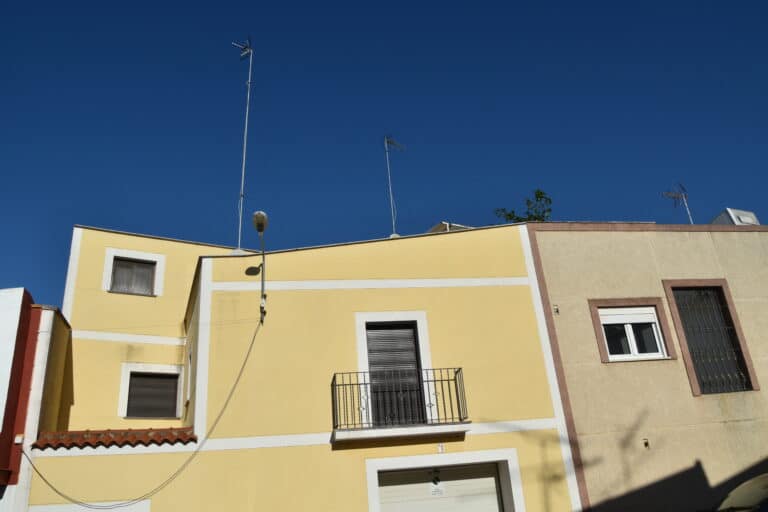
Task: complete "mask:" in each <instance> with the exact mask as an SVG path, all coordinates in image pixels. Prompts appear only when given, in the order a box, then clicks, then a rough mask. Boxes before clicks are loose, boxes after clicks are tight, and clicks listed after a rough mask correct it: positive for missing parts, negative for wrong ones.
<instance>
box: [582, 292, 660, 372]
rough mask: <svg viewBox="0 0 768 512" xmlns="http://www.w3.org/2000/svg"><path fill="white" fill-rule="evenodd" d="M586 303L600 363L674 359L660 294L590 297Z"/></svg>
mask: <svg viewBox="0 0 768 512" xmlns="http://www.w3.org/2000/svg"><path fill="white" fill-rule="evenodd" d="M589 307H590V311H591V313H592V322H593V326H594V328H595V335H596V338H597V342H598V351H599V353H600V359H601V360H602V361H603V362H604V363H609V362H617V361H642V360H649V359H674V357H675V354H674V350H673V349H672V347H671V346H670V345H669V344H668V343H669V334H668V329H667V322H666V319H665V318H664V315H663V312H664V310H663V307H662V302H661V298H658V297H653V298H629V299H591V300H589Z"/></svg>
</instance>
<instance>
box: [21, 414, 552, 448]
mask: <svg viewBox="0 0 768 512" xmlns="http://www.w3.org/2000/svg"><path fill="white" fill-rule="evenodd" d="M462 426H463V427H469V429H468V431H467V435H487V434H506V433H511V432H528V431H532V430H553V429H555V428H557V421H556V420H555V418H536V419H530V420H509V421H496V422H490V423H470V424H468V425H462ZM428 428H433V429H435V428H438V427H428ZM435 432H436V433H437V431H435ZM331 435H332V433H331V432H314V433H309V434H285V435H274V436H253V437H223V438H218V439H217V438H213V439H209V440H208V441H207V442H206V443H205V446H203V449H202V451H204V452H209V451H210V452H216V451H224V450H253V449H257V448H278V447H287V446H319V445H327V444H330V442H331ZM196 448H197V443H188V444H185V445H181V444H176V445H161V446H123V447H114V446H113V447H110V448H105V447H103V446H98V447H96V448H92V447H85V448H70V449H63V448H59V449H58V450H53V449H51V448H48V449H45V450H38V449H35V450H32V453H33V454H34V456H35V457H87V456H92V455H145V454H163V453H182V452H191V451H193V450H195V449H196Z"/></svg>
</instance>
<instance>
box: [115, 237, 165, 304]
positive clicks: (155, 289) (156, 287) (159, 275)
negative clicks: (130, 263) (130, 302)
mask: <svg viewBox="0 0 768 512" xmlns="http://www.w3.org/2000/svg"><path fill="white" fill-rule="evenodd" d="M115 258H127V259H131V260H139V261H146V262H148V263H154V264H155V282H154V283H153V286H152V295H153V296H155V297H159V296H160V295H162V294H163V281H164V278H165V255H164V254H157V253H153V252H142V251H132V250H129V249H116V248H114V247H107V250H106V253H105V255H104V274H103V275H102V279H101V289H102V290H104V291H107V292H108V291H111V290H112V268H113V266H114V263H115ZM115 293H121V292H115Z"/></svg>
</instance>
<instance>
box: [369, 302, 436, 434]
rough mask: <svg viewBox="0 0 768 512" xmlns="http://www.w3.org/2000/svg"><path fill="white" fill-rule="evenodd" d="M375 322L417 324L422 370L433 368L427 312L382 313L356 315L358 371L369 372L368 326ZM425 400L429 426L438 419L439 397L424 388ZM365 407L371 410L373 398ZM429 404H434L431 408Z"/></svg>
mask: <svg viewBox="0 0 768 512" xmlns="http://www.w3.org/2000/svg"><path fill="white" fill-rule="evenodd" d="M375 322H416V337H417V338H418V343H419V359H420V364H421V368H422V370H424V369H431V368H432V353H431V351H430V348H429V330H428V328H427V313H426V311H381V312H359V313H355V333H356V338H357V369H358V371H360V372H368V371H370V368H369V367H368V335H367V324H369V323H375ZM424 388H425V389H424V400H425V402H424V403H425V404H428V405H427V408H426V409H427V424H429V423H432V422H433V421H435V420H436V419H437V417H438V412H437V396H435V394H434V393H430V392H429V391H428V390H427V389H426V388H427V386H425V387H424ZM365 404H366V405H365V407H367V408H368V410H369V411H370V410H372V409H371V397H370V396H367V397H366V400H365ZM429 404H432V405H431V406H430V405H429Z"/></svg>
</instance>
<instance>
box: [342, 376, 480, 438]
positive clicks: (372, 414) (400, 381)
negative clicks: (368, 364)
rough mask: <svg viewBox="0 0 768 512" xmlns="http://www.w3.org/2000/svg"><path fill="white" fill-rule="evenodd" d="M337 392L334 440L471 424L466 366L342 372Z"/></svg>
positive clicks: (445, 430)
mask: <svg viewBox="0 0 768 512" xmlns="http://www.w3.org/2000/svg"><path fill="white" fill-rule="evenodd" d="M331 397H332V401H333V439H334V441H351V440H357V439H376V438H386V437H411V436H421V435H424V436H428V435H431V436H435V435H449V434H452V435H455V434H463V433H465V432H466V431H467V430H469V427H468V423H469V420H468V418H469V416H468V414H467V401H466V398H465V396H464V374H463V372H462V369H461V368H437V369H429V370H383V371H375V372H346V373H337V374H335V375H334V376H333V380H332V381H331Z"/></svg>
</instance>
